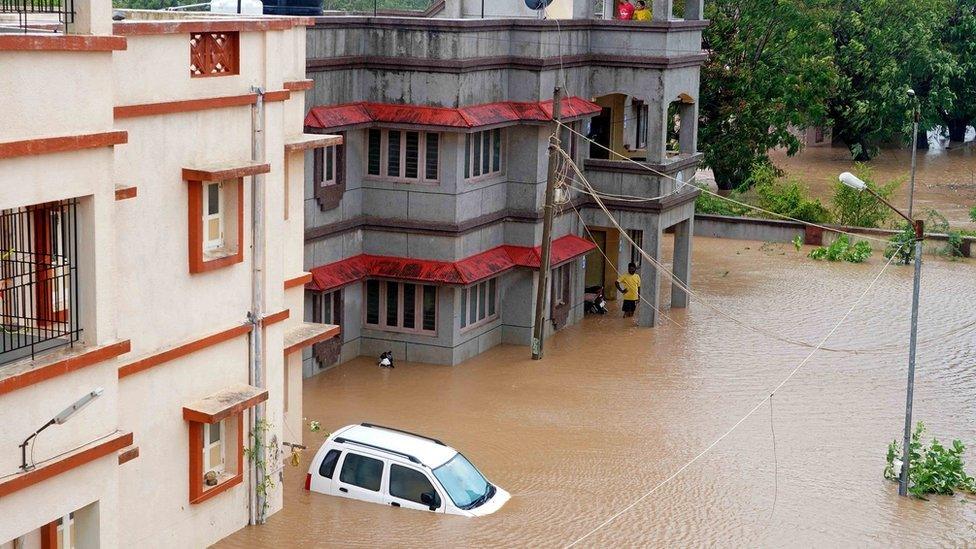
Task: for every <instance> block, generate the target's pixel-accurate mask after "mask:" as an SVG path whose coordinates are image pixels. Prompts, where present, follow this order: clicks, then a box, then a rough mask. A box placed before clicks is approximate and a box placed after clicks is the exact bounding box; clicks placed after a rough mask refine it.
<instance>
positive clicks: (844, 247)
mask: <svg viewBox="0 0 976 549" xmlns="http://www.w3.org/2000/svg"><path fill="white" fill-rule="evenodd" d="M809 255H810V258H811V259H816V260H818V261H820V260H824V259H826V260H827V261H847V262H848V263H864V262H865V261H867V259H868V258H869V257H871V245H870V244H868V243H867V242H865V241H863V240H860V241H858V242H856V243H855V244H854V245H853V246H852V245H851V241H850V239H849V238H847V235H846V234H845V235H841V236H840V237H838V238H837V240H835V241H833V242H832V243H831V244H830V246H826V247H824V246H821V247H819V248H814V249H813V250H812V251H811V252H810V254H809Z"/></svg>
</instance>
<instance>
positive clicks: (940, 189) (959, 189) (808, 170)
mask: <svg viewBox="0 0 976 549" xmlns="http://www.w3.org/2000/svg"><path fill="white" fill-rule="evenodd" d="M930 145H931V148H930V149H929V150H928V151H918V156H917V164H918V168H917V170H916V179H915V211H916V212H920V213H925V212H927V211H928V210H937V211H938V212H939V213H941V214H942V215H944V216H945V217H946V218H947V219H948V220H949V223H950V225H951V226H952V227H953V228H961V229H976V223H974V222H973V221H972V220H971V219H970V217H969V210H970V209H971V208H972V207H974V206H976V144H974V143H973V142H969V143H966V144H965V145H964V144H961V143H952V144H948V143H946V142H944V141H941V140H937V139H935V138H934V137H933V138H932V139H931V140H930ZM771 157H772V159H773V162H774V163H775V164H776V165H777V166H779V167H780V168H782V169H783V170H784V171H785V172H786V173H787V174H789V175H791V176H795V177H796V178H798V179H799V180H800V181H802V182H803V183H805V184H806V185H807V187H808V188H809V189H810V191H811V194H812V195H813V196H815V197H818V198H821V199H823V200H824V203H825V204H828V205H829V199H830V198H831V197H832V196H833V194H834V188H835V186H836V184H837V176H838V175H839V174H840V173H841V172H845V171H854V169H853V168H854V164H853V162H852V161H851V155H850V153H849V152H848V150H847V148H845V147H808V148H806V149H804V150H802V151H801V152H800V153H799V154H798V155H796V156H793V157H788V156H787V155H786V154H785V152H783V151H774V152H773V153H772V154H771ZM911 162H912V159H911V150H910V148H908V149H884V150H882V151H881V153H880V154H879V155H878V156H877V157H876V158H874V159H873V160H871V162H869V163H868V165H869V166H870V167H871V168H872V170H873V172H874V177H875V181H876V182H877V183H880V184H885V183H889V182H892V181H901V182H902V185H901V186H900V187H899V188H898V190H897V191H895V193H894V196H893V200H892V202H893V203H894V205H895V206H897V207H899V208H903V209H904V211H906V212H907V211H908V190H909V176H910V174H911ZM923 217H924V216H923Z"/></svg>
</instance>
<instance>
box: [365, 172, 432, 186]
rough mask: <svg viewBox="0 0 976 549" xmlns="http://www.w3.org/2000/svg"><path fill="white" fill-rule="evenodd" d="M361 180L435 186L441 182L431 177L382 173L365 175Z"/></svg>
mask: <svg viewBox="0 0 976 549" xmlns="http://www.w3.org/2000/svg"><path fill="white" fill-rule="evenodd" d="M363 181H376V182H379V183H396V184H398V185H428V186H431V187H436V186H438V185H440V184H441V182H440V180H439V179H437V180H432V179H400V178H396V177H383V176H382V175H365V176H363Z"/></svg>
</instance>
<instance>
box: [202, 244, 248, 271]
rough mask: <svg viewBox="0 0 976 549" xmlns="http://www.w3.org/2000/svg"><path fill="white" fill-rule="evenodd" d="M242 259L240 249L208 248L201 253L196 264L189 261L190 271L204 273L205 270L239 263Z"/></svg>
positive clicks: (242, 255)
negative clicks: (199, 259)
mask: <svg viewBox="0 0 976 549" xmlns="http://www.w3.org/2000/svg"><path fill="white" fill-rule="evenodd" d="M243 261H244V254H243V253H242V252H241V250H240V249H238V250H236V251H232V250H227V249H217V250H209V251H205V252H203V253H202V254H201V261H199V262H198V263H197V264H193V262H191V265H190V272H191V273H205V272H207V271H212V270H214V269H220V268H222V267H227V266H229V265H234V264H235V263H241V262H243Z"/></svg>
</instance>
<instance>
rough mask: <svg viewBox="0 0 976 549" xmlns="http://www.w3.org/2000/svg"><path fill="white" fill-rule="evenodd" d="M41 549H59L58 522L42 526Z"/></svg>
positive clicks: (53, 521)
mask: <svg viewBox="0 0 976 549" xmlns="http://www.w3.org/2000/svg"><path fill="white" fill-rule="evenodd" d="M41 549H59V548H58V521H56V520H52V521H51V522H49V523H47V524H45V525H44V526H41Z"/></svg>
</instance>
